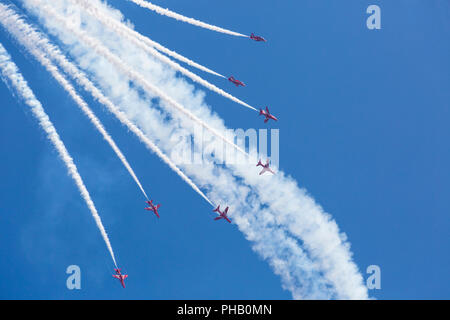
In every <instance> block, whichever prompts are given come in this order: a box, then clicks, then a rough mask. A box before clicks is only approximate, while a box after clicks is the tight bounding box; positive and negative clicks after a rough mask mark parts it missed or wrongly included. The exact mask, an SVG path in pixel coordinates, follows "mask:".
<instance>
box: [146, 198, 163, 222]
mask: <svg viewBox="0 0 450 320" xmlns="http://www.w3.org/2000/svg"><path fill="white" fill-rule="evenodd" d="M145 202H147V204H148V205H149V206H150V207H147V208H144V209H145V210H148V211H153V212H154V213H155V214H156V216H157V217H158V218H159V214H158V208H159V207H161V205H160V204H158V205H156V206H155V205H154V204H153V200H150V201H145Z"/></svg>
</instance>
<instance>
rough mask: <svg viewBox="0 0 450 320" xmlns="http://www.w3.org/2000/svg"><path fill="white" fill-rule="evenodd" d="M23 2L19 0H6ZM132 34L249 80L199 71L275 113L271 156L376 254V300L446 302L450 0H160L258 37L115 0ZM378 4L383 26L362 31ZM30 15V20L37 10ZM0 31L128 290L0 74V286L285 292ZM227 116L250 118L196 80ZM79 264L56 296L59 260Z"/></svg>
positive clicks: (191, 198) (178, 186) (236, 120)
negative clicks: (78, 275) (93, 208)
mask: <svg viewBox="0 0 450 320" xmlns="http://www.w3.org/2000/svg"><path fill="white" fill-rule="evenodd" d="M13 2H14V3H15V4H17V5H18V6H20V1H13ZM111 3H112V4H113V5H114V6H116V7H118V8H120V9H121V10H122V12H123V13H124V14H125V16H126V17H127V18H129V19H131V20H132V22H133V23H134V24H135V26H136V29H137V30H138V31H140V32H142V33H144V34H147V35H149V36H150V37H151V38H153V39H154V40H156V41H159V42H161V43H162V44H164V45H166V46H167V47H169V48H171V49H173V50H175V51H177V52H180V53H183V54H184V55H186V56H188V57H190V58H192V59H194V60H196V61H199V62H201V63H203V64H204V65H206V66H208V67H211V68H212V69H214V70H217V71H218V72H221V73H225V74H227V75H231V74H233V75H235V76H236V77H237V78H238V79H241V80H242V81H244V82H245V83H247V87H246V88H239V89H238V88H234V87H232V86H231V85H230V84H229V83H227V82H226V81H221V80H220V79H217V78H214V77H213V76H209V75H206V74H201V75H202V76H203V77H205V78H206V79H208V80H210V81H212V82H214V83H216V84H217V85H219V86H221V87H223V88H225V89H227V90H228V91H229V92H230V93H233V94H235V95H237V96H238V97H240V98H242V99H243V100H245V101H249V102H250V103H251V104H254V105H259V104H261V105H266V104H267V105H269V106H270V108H271V111H273V113H274V114H276V115H277V116H278V117H279V119H280V121H279V122H278V123H276V124H275V125H273V124H272V125H271V127H273V128H279V129H280V143H281V150H280V166H281V169H282V170H284V171H285V172H287V173H289V174H291V175H292V176H293V177H294V178H295V179H296V180H297V181H298V182H299V184H300V186H302V187H305V188H307V189H308V191H309V192H310V194H311V195H312V196H313V197H314V198H315V199H316V200H317V202H318V203H320V204H321V205H322V206H323V207H324V208H325V210H326V211H328V212H330V213H331V214H332V215H333V217H334V218H335V219H336V221H337V222H338V224H339V226H340V228H341V230H342V231H344V232H346V233H347V235H348V237H349V240H350V242H351V243H352V251H353V252H354V260H355V262H356V263H357V265H358V266H359V268H360V270H361V272H362V273H363V276H364V277H365V278H366V274H365V270H366V268H367V266H369V265H372V264H376V265H379V266H380V267H381V276H382V279H381V285H382V289H381V290H372V291H370V294H371V296H374V297H376V298H380V299H400V298H406V299H412V298H424V299H429V298H447V299H448V298H449V297H450V289H449V277H448V270H449V269H450V257H449V239H450V234H449V230H450V219H449V211H450V197H449V190H450V169H449V163H450V148H449V145H448V141H449V139H450V129H449V125H448V122H449V119H450V117H449V116H450V113H449V108H450V73H449V71H450V60H449V54H450V42H449V41H448V39H449V35H450V27H449V23H448V21H449V19H450V5H449V3H448V1H445V0H441V1H439V0H433V1H423V0H410V1H405V0H397V1H376V0H373V1H360V0H352V1H331V0H328V1H317V0H310V1H306V0H302V1H285V2H280V1H268V0H263V1H261V0H259V1H256V0H251V1H236V0H232V1H224V2H218V1H210V0H196V1H176V0H170V1H169V0H167V1H162V0H159V1H156V0H155V3H158V4H162V5H163V6H167V7H169V8H171V9H173V10H174V11H178V12H180V13H183V14H186V15H187V16H192V17H196V18H198V19H201V20H205V21H207V22H211V23H214V24H216V25H219V26H223V27H229V28H230V29H232V30H235V31H238V32H242V33H248V34H249V33H250V32H255V33H256V34H261V35H262V36H264V37H266V38H267V39H268V40H269V42H268V43H266V44H262V43H256V42H253V41H250V40H247V39H242V38H234V37H231V36H227V35H222V34H216V33H214V32H211V31H207V30H203V29H199V28H196V27H193V26H189V25H187V24H184V23H180V22H176V21H174V20H171V19H169V18H166V17H162V16H159V15H156V14H154V13H151V12H149V11H145V10H143V9H139V8H138V7H137V6H135V5H134V4H132V3H129V2H127V1H122V0H116V1H111ZM370 4H378V5H379V6H380V7H381V12H382V29H381V30H375V31H371V30H368V29H367V28H366V24H365V20H366V18H367V16H368V15H367V14H366V13H365V11H366V8H367V6H368V5H370ZM34 20H35V19H34V18H33V19H32V21H34ZM0 42H1V43H2V44H3V45H4V46H5V47H6V49H7V50H8V51H9V52H10V53H11V55H12V56H13V59H14V60H15V62H16V63H17V65H18V66H19V68H20V69H21V71H22V72H23V74H24V76H25V78H26V79H27V80H28V81H29V83H30V86H31V88H32V89H33V90H34V92H35V94H36V96H37V97H38V98H39V99H40V100H41V102H42V103H43V105H44V108H46V110H47V112H48V113H49V115H50V117H51V119H52V120H53V122H54V124H55V126H56V128H57V129H58V130H59V132H60V134H61V136H62V138H63V140H64V142H65V143H66V146H67V148H68V150H69V152H70V153H71V154H72V156H73V157H74V160H75V162H76V164H77V165H78V168H79V171H80V173H81V175H82V176H83V178H84V180H85V182H86V185H87V187H88V189H89V190H90V192H91V195H92V197H93V199H94V201H95V203H96V205H97V207H98V209H99V212H100V214H101V216H102V218H103V221H104V224H105V227H106V228H107V230H108V232H109V235H110V238H111V241H112V244H113V247H114V249H115V251H116V254H117V256H118V259H119V262H120V264H121V265H122V266H123V268H124V270H125V271H126V272H127V273H129V274H130V276H129V278H128V281H127V289H126V290H123V289H122V288H121V287H120V286H119V285H118V283H117V282H116V281H113V279H112V277H111V271H112V263H111V261H110V257H109V256H108V252H107V250H106V248H105V245H104V243H103V241H102V239H101V238H100V235H99V232H98V230H97V228H96V226H95V223H94V221H93V219H92V217H91V215H90V213H89V211H88V209H87V208H86V206H85V204H84V202H83V201H82V200H81V198H80V196H79V194H78V192H77V189H76V187H75V185H74V183H73V182H72V180H71V179H70V178H69V177H68V175H67V174H66V169H65V167H64V166H63V163H62V162H61V161H60V160H59V159H58V157H57V155H56V152H55V151H53V149H52V147H51V146H50V144H49V142H48V141H47V140H46V139H45V137H44V135H43V133H42V131H41V130H40V128H39V127H38V125H37V123H36V121H35V120H34V118H33V117H32V115H31V114H30V112H28V111H24V110H25V107H24V106H23V105H22V104H20V103H18V102H17V100H16V99H15V98H14V97H12V96H11V94H10V92H9V91H8V89H7V88H6V87H5V86H4V85H3V83H0V101H1V103H0V105H1V117H0V153H1V157H0V181H1V183H0V240H1V243H2V244H1V246H0V268H1V270H2V279H1V281H0V298H2V299H17V298H33V299H48V298H51V299H78V298H87V299H110V298H112V299H134V298H139V299H183V298H185V299H196V298H198V299H289V298H290V294H289V293H288V292H287V291H284V290H283V289H282V288H281V285H280V281H279V279H278V277H277V276H276V275H274V274H273V272H272V271H271V269H270V267H269V266H268V264H267V263H266V262H264V261H263V260H262V259H261V258H260V257H258V256H257V255H256V254H255V253H254V252H253V251H252V250H251V247H250V243H249V242H247V241H246V240H245V239H244V237H243V235H242V234H241V233H240V232H239V231H238V230H237V228H236V227H235V226H234V225H232V226H230V225H228V224H225V223H214V222H213V221H212V220H211V217H212V216H211V215H210V212H209V210H210V207H209V205H208V204H207V203H205V201H204V200H203V199H202V198H200V197H199V196H197V195H196V194H195V193H194V192H193V191H192V190H191V189H190V188H189V187H188V186H187V185H186V184H185V183H184V182H182V181H181V180H180V179H179V178H178V176H176V175H175V174H174V173H173V172H172V171H171V170H170V169H169V168H167V167H166V166H165V165H164V164H162V162H161V161H160V160H159V159H157V158H156V157H155V156H154V155H153V154H150V153H149V152H147V151H146V149H145V147H144V146H143V145H142V144H140V143H138V142H137V140H136V139H135V138H134V137H133V136H132V135H131V134H128V133H127V131H126V130H125V129H124V128H123V127H121V126H120V124H119V123H118V122H117V121H116V120H114V119H112V117H111V116H110V115H109V114H106V113H105V112H103V111H102V108H101V107H100V106H99V105H98V104H96V103H94V102H93V101H92V99H90V97H89V96H87V95H85V97H86V100H87V101H88V102H90V103H91V105H92V107H93V109H94V111H95V112H96V113H97V114H98V116H99V117H100V118H101V120H102V121H103V122H104V124H105V126H106V127H107V129H108V130H109V131H110V133H111V134H112V136H113V137H114V138H115V139H116V142H117V143H118V145H119V146H120V147H121V148H122V150H123V151H124V152H125V154H126V155H127V156H128V159H129V161H130V162H131V164H132V166H133V167H134V169H135V171H136V173H137V174H138V176H139V177H140V178H141V181H142V182H143V183H144V187H146V188H147V189H148V190H149V192H150V193H151V194H152V197H153V198H155V199H157V201H158V202H161V203H162V204H163V206H162V207H161V209H160V212H161V215H162V217H161V219H159V220H157V219H156V218H155V217H154V216H152V215H149V214H148V213H147V212H145V211H144V210H143V205H144V203H143V199H142V196H141V194H140V193H139V191H138V190H137V187H136V186H135V185H134V183H133V181H132V179H131V178H130V177H129V176H128V174H127V172H126V171H125V169H124V168H123V167H122V165H121V163H120V162H119V161H118V160H117V159H116V157H115V156H114V155H113V154H112V152H111V150H110V149H109V147H108V146H107V145H106V144H105V143H104V141H103V140H102V138H101V137H100V135H99V134H98V133H97V132H96V131H95V130H94V129H93V128H92V126H91V124H90V123H89V122H88V121H87V120H86V119H85V118H84V116H83V115H82V114H81V113H80V112H79V110H78V109H77V108H76V106H75V105H74V103H73V101H72V100H71V99H70V97H69V96H68V95H67V94H66V93H65V92H64V91H63V90H62V89H61V88H60V87H59V86H58V84H57V83H56V82H55V81H53V80H52V79H51V78H50V76H49V74H48V73H47V72H45V71H44V70H43V69H42V68H41V67H40V66H39V65H38V64H37V62H36V61H34V60H33V59H32V58H31V57H29V56H27V55H24V52H23V50H22V49H19V47H17V46H16V44H15V43H14V42H13V41H11V39H10V37H8V36H7V35H6V33H5V31H4V30H3V29H2V30H1V31H0ZM206 100H207V102H208V103H209V104H210V105H211V106H213V108H214V110H216V111H217V112H218V113H219V114H220V115H221V116H222V117H223V118H224V119H225V120H226V123H227V125H228V126H229V127H233V128H262V121H261V119H258V118H257V117H256V116H255V114H254V113H252V112H250V111H248V110H246V109H244V108H241V107H238V106H236V105H233V104H232V103H230V102H229V101H228V100H225V99H223V98H222V97H220V96H218V95H216V94H214V93H210V92H208V93H207V98H206ZM71 264H76V265H79V266H80V267H81V271H82V290H79V291H77V290H73V291H69V290H67V289H66V286H65V282H66V278H67V275H66V274H65V269H66V267H67V266H68V265H71Z"/></svg>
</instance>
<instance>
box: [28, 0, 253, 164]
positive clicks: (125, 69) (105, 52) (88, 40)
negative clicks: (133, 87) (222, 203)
mask: <svg viewBox="0 0 450 320" xmlns="http://www.w3.org/2000/svg"><path fill="white" fill-rule="evenodd" d="M30 2H34V3H36V4H39V5H40V9H42V10H44V11H46V12H47V13H48V14H50V15H51V16H52V17H53V18H54V19H55V20H57V21H58V22H59V23H60V24H61V25H63V27H64V28H66V29H68V30H70V32H72V33H73V34H75V35H76V36H77V37H78V38H80V39H81V40H82V41H83V43H85V44H86V45H87V46H89V47H91V48H92V49H93V50H94V51H95V52H96V53H97V54H99V55H101V56H103V57H104V58H105V59H106V60H108V61H109V62H110V63H112V64H113V65H115V66H116V67H117V68H118V69H119V70H120V71H121V72H122V73H123V74H125V75H126V76H127V77H128V78H130V79H131V80H133V81H135V82H137V83H139V84H140V85H141V86H142V88H143V89H145V90H147V91H149V92H151V93H153V94H155V95H156V96H158V97H159V98H160V99H161V100H163V101H164V102H166V103H167V104H169V105H171V106H172V107H174V108H175V109H177V110H178V111H180V112H182V113H184V114H185V115H186V116H188V117H189V118H190V119H191V120H193V121H195V122H197V123H198V124H200V125H201V126H202V127H204V128H206V129H207V130H209V131H210V132H211V133H213V134H214V135H216V136H217V137H219V138H220V139H222V140H223V141H224V142H225V143H227V144H229V145H230V146H232V147H233V148H235V149H236V150H237V151H239V152H241V153H242V154H244V155H246V156H247V153H246V152H245V151H244V150H242V148H240V147H238V146H237V145H236V144H234V143H233V142H232V141H230V140H229V139H227V138H226V137H225V136H224V135H222V134H221V133H220V132H218V131H217V130H215V129H214V128H212V127H211V126H209V125H208V124H207V123H206V122H204V121H202V120H201V119H199V118H198V117H197V116H196V115H194V114H193V113H192V112H191V111H189V110H188V109H186V108H185V107H184V106H182V105H181V104H180V103H178V102H176V101H175V100H174V99H172V98H171V97H170V96H168V95H167V94H166V93H164V92H163V91H162V90H160V89H159V88H158V87H156V86H154V85H153V84H151V83H150V82H148V81H147V80H146V79H145V78H144V77H143V76H142V75H140V74H139V73H137V72H136V71H134V70H133V69H132V68H131V67H130V66H128V65H127V64H126V63H125V62H124V61H123V60H122V59H121V58H119V57H117V56H116V55H114V54H113V53H111V51H110V50H109V49H108V48H106V47H105V46H104V45H102V44H101V43H100V41H98V40H97V39H95V38H93V37H91V36H89V35H88V34H87V33H86V32H84V31H82V30H78V29H75V28H71V27H70V26H69V24H68V23H67V22H66V20H64V18H62V17H61V16H60V15H59V14H58V13H57V12H56V11H55V10H54V9H53V8H52V7H50V6H48V5H47V4H43V3H42V2H41V1H40V0H30Z"/></svg>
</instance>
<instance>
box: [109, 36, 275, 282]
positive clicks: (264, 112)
mask: <svg viewBox="0 0 450 320" xmlns="http://www.w3.org/2000/svg"><path fill="white" fill-rule="evenodd" d="M250 39H252V40H254V41H258V42H267V40H266V39H264V38H263V37H260V36H256V35H254V34H253V33H252V34H251V35H250ZM228 80H229V81H230V82H231V83H233V84H234V85H235V86H236V87H239V86H242V87H245V83H243V82H242V81H240V80H237V79H236V78H234V77H233V76H230V77H229V78H228ZM259 115H263V116H264V117H265V119H264V123H267V122H268V121H269V120H270V119H272V120H274V121H278V119H277V118H276V117H275V116H274V115H272V114H271V113H270V112H269V108H268V107H266V110H263V109H260V110H259ZM269 163H270V161H269V159H267V161H266V163H265V164H263V163H262V162H261V160H259V161H258V163H257V164H256V166H257V167H258V166H261V167H262V171H261V172H260V173H259V175H262V174H264V173H265V172H270V173H272V174H275V172H273V170H272V169H271V168H270V167H269ZM145 202H146V203H147V205H148V207H145V208H144V209H145V210H148V211H152V212H153V213H154V214H155V215H156V216H157V217H158V218H159V217H160V216H159V213H158V209H159V207H160V206H161V205H160V204H157V205H154V204H153V200H150V201H145ZM213 212H217V213H218V214H219V216H218V217H216V218H214V220H215V221H217V220H221V219H224V220H226V221H228V222H229V223H231V220H230V218H228V207H226V208H225V210H223V211H221V210H220V205H218V206H217V208H215V209H214V210H213ZM114 271H115V273H116V274H113V275H112V276H113V277H114V278H116V279H117V280H119V281H120V284H121V285H122V287H123V288H125V279H126V278H127V277H128V275H127V274H122V272H121V269H119V268H115V269H114Z"/></svg>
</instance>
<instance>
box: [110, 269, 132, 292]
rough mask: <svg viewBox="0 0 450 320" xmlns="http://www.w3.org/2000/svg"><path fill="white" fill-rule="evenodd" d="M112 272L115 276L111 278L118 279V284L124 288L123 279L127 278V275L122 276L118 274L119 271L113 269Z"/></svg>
mask: <svg viewBox="0 0 450 320" xmlns="http://www.w3.org/2000/svg"><path fill="white" fill-rule="evenodd" d="M114 271H115V272H116V274H113V275H112V276H113V277H114V278H116V279H119V281H120V284H121V285H122V287H124V288H125V281H124V280H125V279H126V278H127V277H128V275H127V274H122V273H120V269H114Z"/></svg>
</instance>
